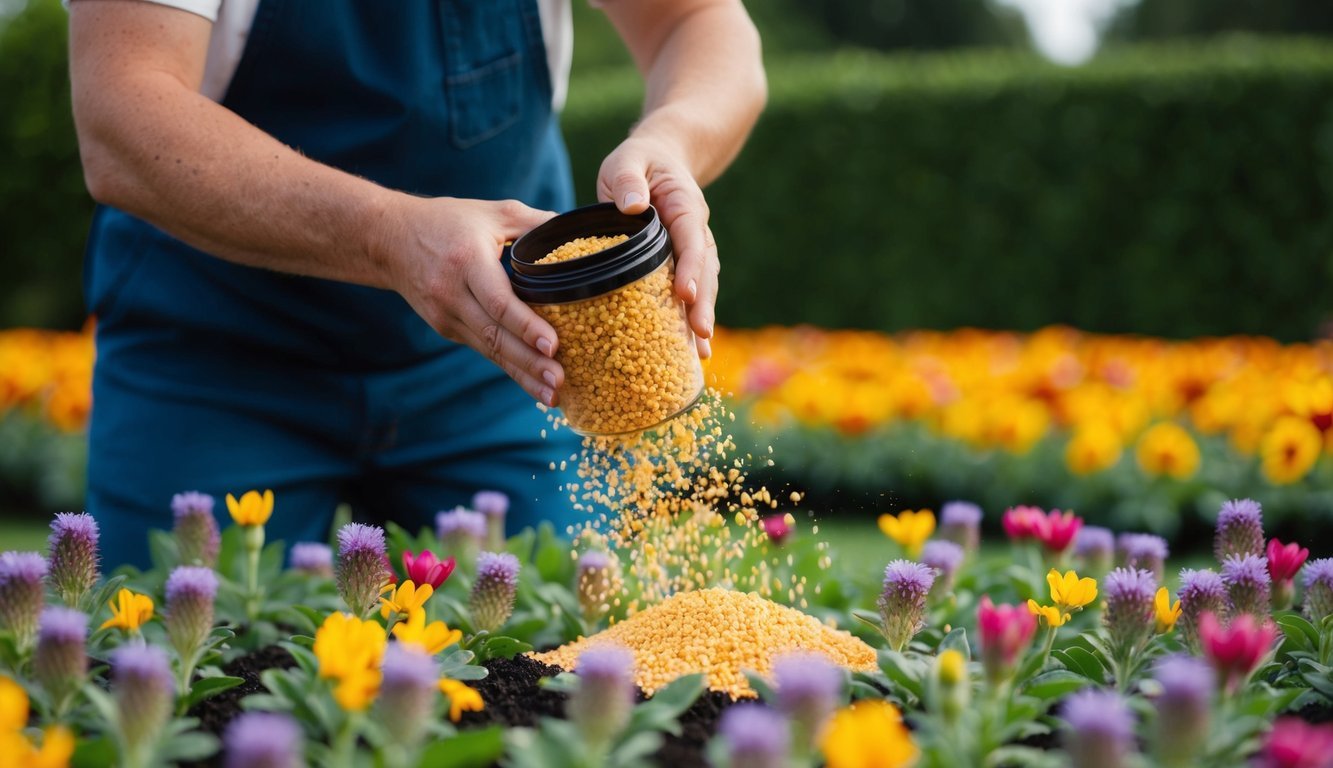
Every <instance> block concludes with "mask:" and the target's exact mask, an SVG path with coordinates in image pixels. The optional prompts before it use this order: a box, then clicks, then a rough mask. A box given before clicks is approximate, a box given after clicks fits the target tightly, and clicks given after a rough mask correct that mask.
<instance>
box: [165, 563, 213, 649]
mask: <svg viewBox="0 0 1333 768" xmlns="http://www.w3.org/2000/svg"><path fill="white" fill-rule="evenodd" d="M217 591H218V577H217V574H215V573H213V570H212V569H211V568H204V567H203V566H198V565H182V566H180V567H179V568H175V569H173V570H172V571H171V575H170V576H168V577H167V590H166V592H167V605H166V611H165V614H166V615H165V617H164V618H163V622H164V623H165V624H166V626H167V637H169V638H170V639H171V647H172V648H174V649H175V650H176V653H177V654H178V655H179V656H180V657H181V658H182V659H188V658H191V657H192V656H193V655H194V653H195V652H196V651H197V650H198V649H199V647H200V646H202V645H203V644H204V641H205V640H207V639H208V635H209V633H210V632H212V631H213V599H214V598H215V597H216V596H217Z"/></svg>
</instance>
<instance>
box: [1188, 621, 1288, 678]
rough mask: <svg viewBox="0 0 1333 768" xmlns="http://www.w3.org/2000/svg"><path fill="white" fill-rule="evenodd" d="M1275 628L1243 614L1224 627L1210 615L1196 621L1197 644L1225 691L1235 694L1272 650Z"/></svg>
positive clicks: (1275, 635)
mask: <svg viewBox="0 0 1333 768" xmlns="http://www.w3.org/2000/svg"><path fill="white" fill-rule="evenodd" d="M1276 638H1277V627H1274V626H1273V624H1272V623H1271V622H1268V621H1265V622H1263V623H1262V624H1260V623H1259V622H1257V621H1255V620H1254V617H1253V616H1251V615H1249V614H1247V613H1242V614H1240V615H1238V616H1236V617H1235V618H1233V619H1232V620H1231V625H1230V626H1228V627H1223V626H1222V624H1221V623H1220V622H1219V621H1218V620H1217V616H1215V615H1213V614H1212V613H1205V614H1204V615H1203V616H1201V617H1199V640H1200V643H1201V645H1202V646H1203V654H1204V656H1206V657H1207V658H1208V661H1209V663H1211V664H1212V665H1213V669H1215V670H1217V677H1218V679H1219V680H1220V681H1221V682H1222V684H1223V687H1224V688H1225V689H1226V690H1227V691H1229V692H1230V691H1234V690H1235V689H1236V688H1237V687H1238V686H1239V685H1240V684H1242V683H1244V682H1245V680H1246V679H1247V678H1249V676H1250V673H1251V672H1253V671H1254V668H1255V667H1257V666H1259V662H1260V661H1262V660H1263V658H1264V656H1266V655H1268V651H1269V650H1270V649H1272V647H1273V640H1274V639H1276Z"/></svg>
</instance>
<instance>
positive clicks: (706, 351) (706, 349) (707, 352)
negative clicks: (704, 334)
mask: <svg viewBox="0 0 1333 768" xmlns="http://www.w3.org/2000/svg"><path fill="white" fill-rule="evenodd" d="M699 347H700V350H699V351H700V352H702V353H703V354H701V355H699V356H700V357H712V356H713V345H712V344H710V343H709V342H708V339H700V340H699Z"/></svg>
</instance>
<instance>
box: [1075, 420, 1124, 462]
mask: <svg viewBox="0 0 1333 768" xmlns="http://www.w3.org/2000/svg"><path fill="white" fill-rule="evenodd" d="M1120 452H1121V446H1120V435H1118V434H1117V433H1116V431H1115V430H1114V429H1112V428H1111V426H1110V425H1109V424H1107V423H1105V422H1103V421H1094V422H1089V423H1087V424H1084V425H1082V426H1080V427H1079V428H1078V429H1077V430H1075V431H1074V436H1073V437H1072V438H1070V440H1069V444H1068V445H1066V446H1065V466H1067V467H1069V471H1070V472H1073V473H1074V474H1076V475H1091V474H1093V473H1094V472H1101V471H1102V470H1104V469H1110V468H1111V467H1114V466H1115V465H1116V462H1118V461H1120Z"/></svg>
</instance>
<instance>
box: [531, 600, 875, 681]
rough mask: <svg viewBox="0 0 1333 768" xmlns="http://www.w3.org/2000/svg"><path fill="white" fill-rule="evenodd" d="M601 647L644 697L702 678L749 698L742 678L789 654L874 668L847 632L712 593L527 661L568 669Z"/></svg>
mask: <svg viewBox="0 0 1333 768" xmlns="http://www.w3.org/2000/svg"><path fill="white" fill-rule="evenodd" d="M607 644H619V645H622V646H624V647H626V648H629V649H630V651H632V652H633V653H634V664H635V681H636V682H637V683H638V684H639V687H640V688H642V689H643V691H644V692H645V693H648V694H652V693H653V692H655V691H656V690H657V689H659V688H661V687H662V686H664V685H666V684H667V683H669V682H671V681H672V680H675V679H676V678H678V677H680V676H681V675H687V674H691V673H695V672H702V673H704V674H705V675H706V676H707V680H708V687H709V688H711V689H713V690H715V691H722V692H724V693H728V694H731V695H732V696H733V697H735V698H742V697H753V696H754V695H755V692H754V690H753V689H751V688H750V685H749V683H748V682H747V681H746V679H745V674H744V672H745V670H750V671H753V672H757V673H759V674H761V675H769V674H770V671H771V669H772V661H773V657H774V656H777V655H780V654H782V653H785V652H789V651H807V652H812V653H819V654H822V655H823V656H825V657H826V658H828V659H829V661H831V662H833V663H835V664H838V665H840V666H843V667H846V668H848V669H850V670H853V671H872V670H874V669H875V664H876V657H875V649H874V648H871V647H870V646H869V645H866V644H865V643H863V642H861V641H860V640H858V639H857V638H855V637H853V636H852V635H850V634H848V633H847V632H844V631H841V630H838V629H834V628H831V627H828V626H826V625H824V624H822V623H821V622H820V621H819V620H818V619H816V618H814V617H813V616H810V615H808V614H805V613H802V612H800V611H798V610H796V609H794V608H788V607H786V606H783V605H779V604H778V603H775V602H772V601H770V600H766V599H764V598H762V597H760V596H758V595H755V594H747V593H743V592H734V591H731V590H726V589H716V588H714V589H700V590H697V591H693V592H684V593H681V594H678V595H675V596H674V597H671V598H668V599H667V600H664V601H663V602H662V603H660V604H658V605H655V606H653V607H651V608H646V609H644V610H643V611H640V612H639V613H638V614H636V615H634V616H631V617H630V618H628V619H625V620H624V621H621V622H618V623H616V624H614V625H612V626H611V627H610V628H609V629H606V630H604V631H602V632H599V633H597V634H595V635H593V636H591V637H586V638H581V639H579V640H577V641H575V642H573V643H569V644H567V645H563V646H561V647H559V648H557V649H555V650H553V651H549V652H546V653H537V654H532V657H533V658H535V659H536V660H538V661H540V662H542V663H545V664H553V665H555V666H557V667H560V668H562V669H574V667H575V664H576V662H577V660H578V657H579V654H581V653H583V651H584V650H586V649H588V648H592V647H596V646H600V645H607Z"/></svg>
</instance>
